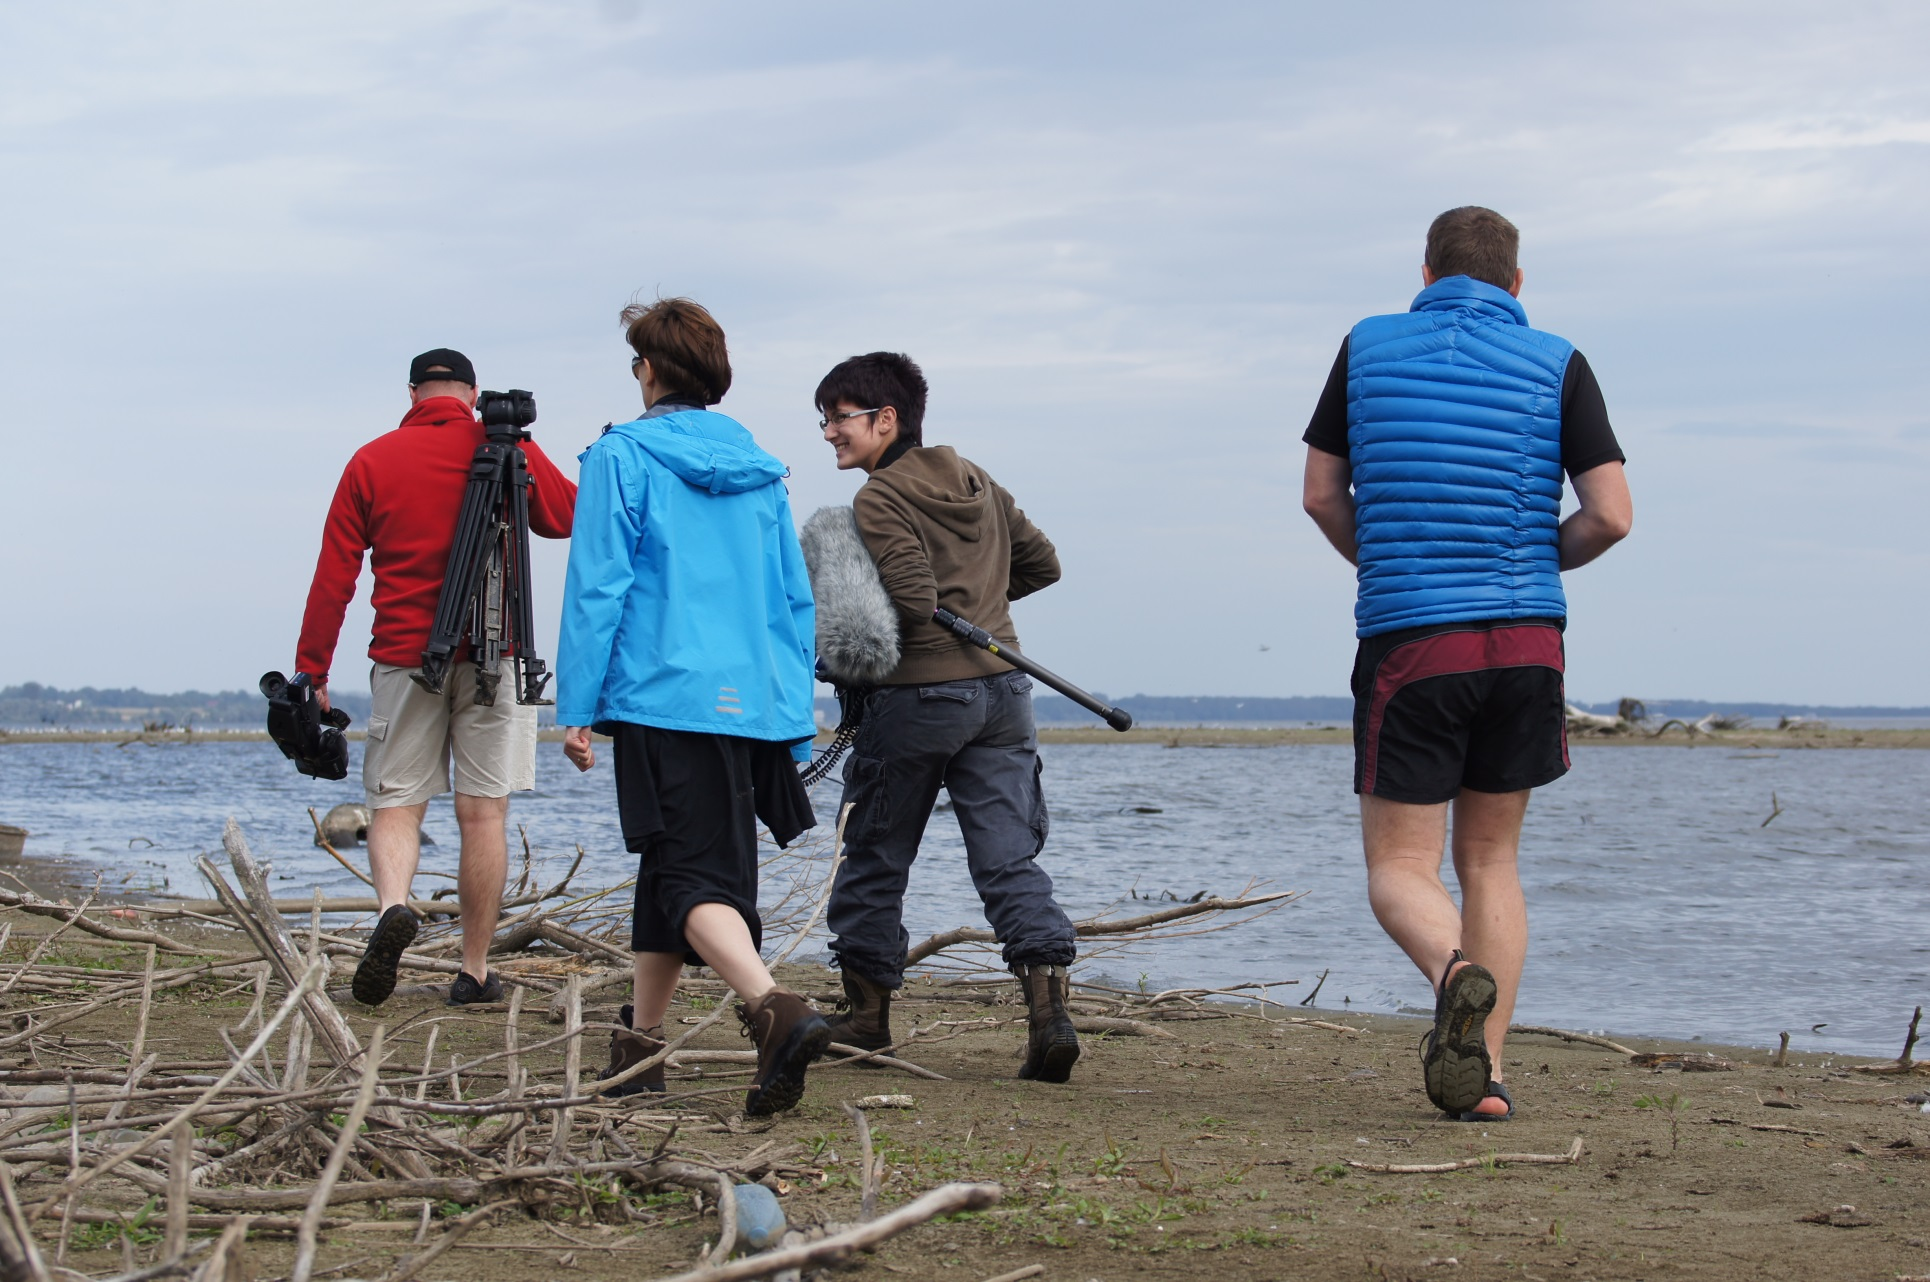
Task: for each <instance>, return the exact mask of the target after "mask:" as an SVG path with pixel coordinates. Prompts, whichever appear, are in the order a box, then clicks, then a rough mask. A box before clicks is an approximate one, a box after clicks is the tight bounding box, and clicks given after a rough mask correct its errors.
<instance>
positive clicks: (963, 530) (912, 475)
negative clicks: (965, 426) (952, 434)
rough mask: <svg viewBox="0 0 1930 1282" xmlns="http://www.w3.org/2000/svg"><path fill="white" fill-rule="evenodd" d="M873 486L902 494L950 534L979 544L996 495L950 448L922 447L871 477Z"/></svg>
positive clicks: (944, 446) (914, 448)
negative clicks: (987, 514) (982, 528)
mask: <svg viewBox="0 0 1930 1282" xmlns="http://www.w3.org/2000/svg"><path fill="white" fill-rule="evenodd" d="M871 481H872V483H873V484H876V485H882V486H884V487H885V488H886V489H888V490H890V491H892V492H893V493H895V494H898V495H900V496H901V497H902V498H903V499H904V500H905V501H906V502H907V503H910V504H911V505H912V506H913V507H915V508H917V509H918V510H919V511H920V512H923V513H924V514H925V515H926V516H929V517H930V518H931V519H932V520H934V521H936V522H937V523H938V524H939V525H941V526H943V527H944V528H945V530H946V531H948V532H949V533H951V534H952V535H954V536H955V537H957V538H960V539H963V540H965V541H966V542H967V543H976V542H978V537H979V530H980V528H981V527H982V526H983V524H984V522H985V514H986V513H987V512H989V511H990V510H991V502H992V495H991V491H990V489H989V487H988V486H987V485H986V484H985V479H984V477H982V476H981V475H980V474H979V471H978V469H977V468H975V467H973V466H972V465H971V464H969V463H967V462H966V461H965V460H964V459H961V458H960V457H958V451H957V450H954V449H953V448H952V447H951V446H949V445H918V446H913V447H912V448H911V449H909V450H907V451H906V452H905V453H904V455H903V456H902V457H901V458H899V459H898V461H897V462H895V463H893V464H892V465H891V466H889V467H881V468H879V469H878V470H877V471H875V472H873V473H872V474H871Z"/></svg>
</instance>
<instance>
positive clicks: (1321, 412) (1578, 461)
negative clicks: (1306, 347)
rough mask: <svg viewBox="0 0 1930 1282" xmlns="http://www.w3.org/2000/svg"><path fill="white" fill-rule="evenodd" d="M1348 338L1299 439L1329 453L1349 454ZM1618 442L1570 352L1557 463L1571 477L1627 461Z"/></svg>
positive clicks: (1582, 360)
mask: <svg viewBox="0 0 1930 1282" xmlns="http://www.w3.org/2000/svg"><path fill="white" fill-rule="evenodd" d="M1347 342H1348V340H1347V339H1344V338H1343V339H1341V340H1340V354H1339V355H1338V356H1336V357H1335V358H1334V366H1333V369H1332V370H1331V371H1330V372H1329V373H1328V375H1327V385H1326V386H1325V387H1323V388H1322V389H1321V390H1320V400H1319V401H1318V402H1316V403H1315V405H1314V409H1313V418H1312V419H1310V420H1309V421H1308V423H1307V431H1306V434H1305V435H1304V436H1302V437H1301V438H1300V439H1301V440H1303V441H1305V442H1306V443H1307V444H1308V445H1311V446H1313V447H1314V448H1315V449H1317V450H1321V451H1324V452H1325V453H1328V454H1338V455H1339V456H1340V457H1342V458H1346V457H1347V456H1348V451H1347ZM1627 461H1628V458H1627V456H1626V455H1624V454H1623V453H1622V447H1621V443H1620V442H1618V441H1617V440H1616V439H1615V429H1614V428H1613V427H1612V426H1610V424H1609V421H1608V405H1607V403H1606V402H1604V401H1603V400H1602V388H1601V384H1600V383H1598V382H1596V381H1595V371H1594V370H1592V369H1590V368H1589V365H1588V358H1587V357H1585V356H1583V355H1582V354H1581V353H1580V352H1579V351H1578V352H1576V353H1574V354H1573V355H1572V356H1570V357H1569V358H1568V371H1567V373H1566V374H1565V375H1564V376H1563V377H1562V384H1561V465H1562V469H1563V470H1564V471H1566V472H1567V473H1568V475H1569V476H1570V477H1575V476H1580V475H1581V474H1582V473H1583V472H1586V471H1588V470H1589V469H1590V468H1592V467H1600V466H1601V465H1602V464H1604V463H1625V462H1627Z"/></svg>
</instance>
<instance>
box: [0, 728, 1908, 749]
mask: <svg viewBox="0 0 1930 1282" xmlns="http://www.w3.org/2000/svg"><path fill="white" fill-rule="evenodd" d="M348 737H349V738H350V739H361V738H362V737H363V732H362V731H360V730H350V731H349V732H348ZM598 737H599V738H601V736H598ZM537 738H538V740H539V741H541V742H543V743H560V742H562V739H563V732H562V731H561V730H560V729H558V728H557V727H555V726H544V727H542V728H541V729H540V730H538V731H537ZM830 740H831V732H830V731H829V730H828V729H821V730H819V732H818V737H817V742H818V743H819V744H825V743H829V742H830ZM266 742H268V733H267V731H265V730H242V729H226V728H222V729H213V730H195V729H169V730H22V729H0V747H4V746H9V745H18V744H42V743H110V744H113V745H115V746H116V747H133V746H136V745H142V746H147V747H157V748H158V747H169V746H184V747H185V746H189V745H194V744H209V743H217V744H218V743H266ZM1039 742H1040V743H1045V744H1141V745H1144V744H1157V745H1158V746H1160V747H1165V748H1277V747H1287V746H1305V745H1325V746H1335V745H1338V746H1345V745H1350V744H1351V743H1352V742H1353V732H1352V731H1351V730H1349V729H1347V728H1345V727H1335V726H1304V727H1292V726H1266V727H1257V726H1256V727H1253V728H1251V729H1248V728H1242V727H1237V726H1135V727H1134V728H1133V729H1131V730H1127V731H1125V732H1123V733H1121V732H1118V731H1113V730H1108V729H1106V728H1105V727H1104V726H1101V725H1099V724H1097V723H1096V722H1095V723H1094V724H1092V725H1066V724H1053V725H1043V726H1040V727H1039ZM1568 746H1569V747H1570V748H1571V749H1572V748H1728V749H1746V750H1751V751H1778V752H1780V751H1785V750H1788V751H1807V750H1813V749H1819V748H1837V749H1842V748H1915V749H1922V748H1930V728H1925V729H1918V730H1888V729H1878V730H1858V729H1849V728H1842V729H1832V728H1822V729H1812V728H1808V727H1798V728H1796V729H1793V730H1773V729H1761V730H1716V731H1709V732H1704V733H1698V734H1689V733H1687V732H1685V731H1681V730H1670V731H1668V732H1667V733H1666V734H1661V735H1656V736H1650V735H1647V734H1632V735H1599V734H1575V735H1571V736H1570V737H1569V740H1568Z"/></svg>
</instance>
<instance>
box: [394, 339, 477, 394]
mask: <svg viewBox="0 0 1930 1282" xmlns="http://www.w3.org/2000/svg"><path fill="white" fill-rule="evenodd" d="M438 366H440V367H441V368H437V367H438ZM432 370H433V371H434V372H433V373H431V371H432ZM443 370H447V371H449V372H448V373H446V374H445V373H443V372H442V371H443ZM438 379H447V380H449V381H450V382H452V383H467V384H469V386H471V387H474V386H475V385H476V367H475V366H474V365H471V364H470V363H469V358H468V357H467V356H464V355H463V354H462V353H461V352H459V351H457V350H455V349H454V348H453V347H438V348H436V349H435V350H434V351H429V352H424V353H423V354H422V355H420V356H418V357H416V358H415V359H414V360H412V361H410V362H409V386H410V387H414V386H415V385H416V384H417V383H433V382H436V381H437V380H438Z"/></svg>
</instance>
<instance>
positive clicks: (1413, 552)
mask: <svg viewBox="0 0 1930 1282" xmlns="http://www.w3.org/2000/svg"><path fill="white" fill-rule="evenodd" d="M1574 350H1575V349H1574V347H1573V345H1571V344H1570V343H1569V342H1568V341H1567V340H1566V339H1562V338H1557V337H1556V336H1555V335H1553V334H1544V333H1542V332H1541V331H1540V330H1536V329H1530V328H1528V314H1527V313H1526V312H1524V311H1523V310H1522V308H1521V304H1520V303H1518V302H1516V301H1515V299H1514V298H1513V297H1512V296H1510V295H1509V293H1508V291H1506V290H1504V289H1496V288H1495V287H1494V286H1493V285H1489V284H1486V283H1484V282H1482V281H1478V280H1474V279H1473V278H1471V277H1467V276H1450V277H1447V278H1446V279H1444V280H1438V281H1436V282H1434V284H1432V285H1430V286H1428V287H1427V288H1426V289H1424V290H1422V291H1421V292H1420V294H1419V295H1417V296H1416V297H1415V299H1414V304H1413V306H1412V307H1411V308H1410V309H1409V310H1408V311H1407V312H1405V313H1404V314H1401V315H1396V316H1370V317H1368V318H1367V319H1366V320H1364V321H1362V322H1361V323H1360V324H1358V325H1356V326H1354V329H1353V333H1352V336H1351V337H1350V338H1349V340H1348V345H1347V452H1348V458H1349V459H1350V461H1351V462H1352V465H1353V484H1354V512H1355V536H1356V538H1357V539H1358V541H1359V544H1360V570H1359V576H1358V577H1359V583H1360V595H1359V598H1358V600H1357V602H1356V604H1355V606H1354V623H1355V631H1356V633H1357V634H1358V635H1359V636H1363V637H1371V636H1376V635H1378V634H1380V633H1383V632H1393V631H1395V630H1397V629H1400V628H1415V627H1422V626H1424V625H1428V624H1435V623H1463V622H1468V621H1470V620H1476V619H1522V618H1555V619H1561V618H1566V617H1567V615H1568V602H1567V599H1566V598H1565V597H1564V596H1563V595H1562V590H1561V571H1560V566H1559V553H1558V549H1557V546H1556V526H1557V525H1558V524H1559V523H1560V520H1561V483H1562V471H1561V385H1562V378H1563V376H1564V375H1565V374H1566V372H1567V369H1568V358H1569V356H1570V355H1571V354H1572V353H1573V352H1574Z"/></svg>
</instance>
